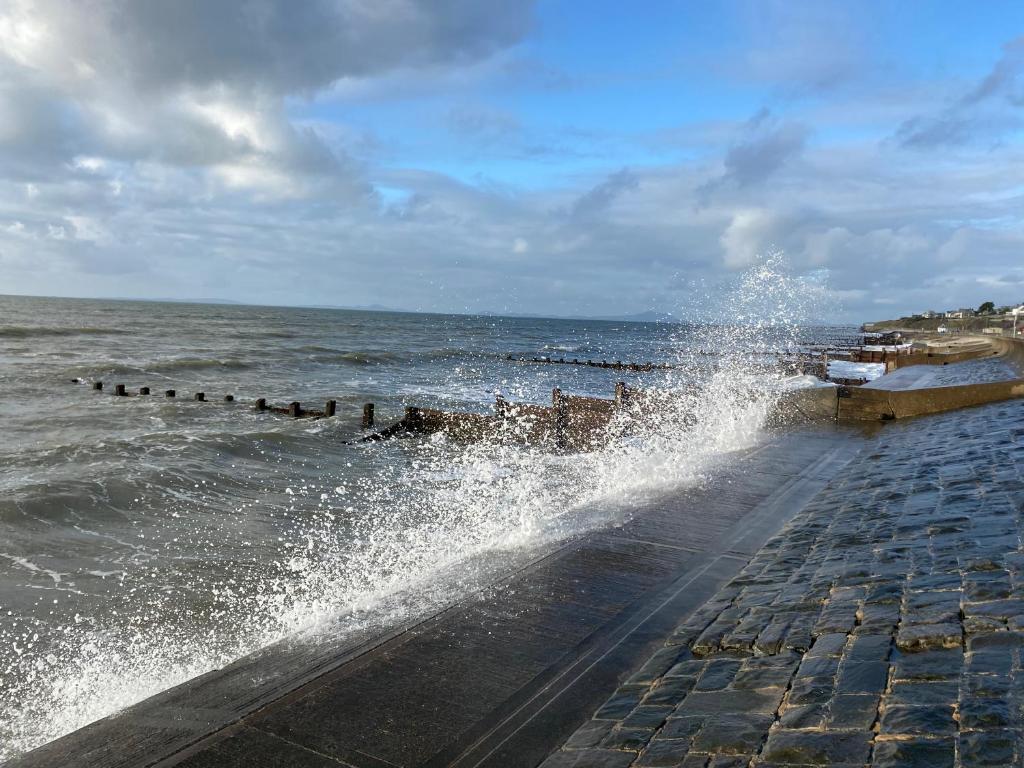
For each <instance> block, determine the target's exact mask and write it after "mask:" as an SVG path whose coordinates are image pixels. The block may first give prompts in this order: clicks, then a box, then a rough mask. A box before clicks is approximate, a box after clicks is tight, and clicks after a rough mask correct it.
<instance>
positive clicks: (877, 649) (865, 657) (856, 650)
mask: <svg viewBox="0 0 1024 768" xmlns="http://www.w3.org/2000/svg"><path fill="white" fill-rule="evenodd" d="M891 647H892V636H891V635H889V634H859V635H857V636H856V637H854V639H853V643H852V644H851V645H850V648H849V650H848V651H847V652H846V654H845V655H844V658H845V659H846V662H847V663H849V662H859V661H886V660H888V658H889V649H890V648H891Z"/></svg>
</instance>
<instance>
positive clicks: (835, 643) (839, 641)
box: [807, 632, 848, 656]
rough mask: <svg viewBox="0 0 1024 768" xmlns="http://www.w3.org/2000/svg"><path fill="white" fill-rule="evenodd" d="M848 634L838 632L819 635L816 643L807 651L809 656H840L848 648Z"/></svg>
mask: <svg viewBox="0 0 1024 768" xmlns="http://www.w3.org/2000/svg"><path fill="white" fill-rule="evenodd" d="M847 637H848V636H847V635H846V633H844V632H836V633H832V634H827V635H818V637H817V638H815V640H814V645H812V646H811V648H810V650H809V651H808V652H807V655H808V656H840V655H842V653H843V649H844V648H846V640H847Z"/></svg>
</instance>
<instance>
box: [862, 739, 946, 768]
mask: <svg viewBox="0 0 1024 768" xmlns="http://www.w3.org/2000/svg"><path fill="white" fill-rule="evenodd" d="M955 759H956V745H955V743H954V741H953V739H951V738H948V739H925V738H916V739H900V740H898V741H884V740H879V741H876V742H875V752H874V759H873V760H872V763H871V765H872V768H953V763H954V760H955Z"/></svg>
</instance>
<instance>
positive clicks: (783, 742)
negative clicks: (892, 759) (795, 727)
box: [762, 728, 872, 765]
mask: <svg viewBox="0 0 1024 768" xmlns="http://www.w3.org/2000/svg"><path fill="white" fill-rule="evenodd" d="M871 736H872V734H870V733H858V732H850V733H827V732H826V733H822V732H815V731H791V730H786V729H781V728H780V729H777V730H774V731H773V732H772V733H771V734H770V735H769V737H768V743H767V744H766V745H765V748H764V751H763V753H762V757H763V759H764V760H765V761H766V762H770V763H792V764H795V765H834V764H836V763H858V764H863V763H866V762H868V756H869V755H870V754H871Z"/></svg>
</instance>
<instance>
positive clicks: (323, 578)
mask: <svg viewBox="0 0 1024 768" xmlns="http://www.w3.org/2000/svg"><path fill="white" fill-rule="evenodd" d="M815 295H816V292H815V291H814V290H811V289H808V287H807V286H806V285H805V284H804V283H803V282H802V281H800V280H798V279H796V278H793V277H791V276H789V275H788V273H787V272H786V269H785V266H784V263H783V260H782V257H781V256H780V255H779V254H770V255H769V256H768V257H766V258H765V259H763V260H762V261H761V262H760V263H758V264H757V265H756V266H755V267H754V268H752V269H751V270H749V271H748V272H746V273H744V274H743V275H741V276H740V277H739V279H738V281H737V283H736V285H735V286H734V287H733V288H732V289H731V290H730V291H729V292H728V293H727V295H726V296H725V297H724V298H723V299H722V300H721V302H720V304H719V307H720V310H721V311H720V312H719V313H718V314H717V315H716V316H713V317H711V318H710V320H711V322H705V323H703V324H701V325H699V326H696V327H695V328H694V327H691V328H688V329H686V334H687V336H686V337H685V339H684V338H680V339H679V342H678V353H677V354H678V359H679V362H680V364H681V367H680V368H679V369H676V370H675V371H670V372H668V373H666V374H665V379H664V381H663V382H662V383H661V385H660V386H658V387H656V388H652V389H651V390H650V391H649V392H648V393H647V394H646V395H645V397H644V398H640V399H637V400H636V401H634V404H633V406H632V407H633V408H634V409H635V411H634V412H633V413H632V414H630V417H629V418H628V419H627V418H623V419H620V421H618V422H616V423H613V425H612V427H611V428H612V430H613V431H614V432H615V435H616V437H615V439H612V440H611V441H610V442H609V443H608V445H607V446H606V447H604V448H603V449H601V450H599V451H595V452H592V453H586V454H581V455H572V456H559V455H553V454H551V453H548V452H546V451H544V450H541V449H539V448H531V447H522V446H512V445H495V444H490V443H478V444H473V445H469V446H461V445H455V444H452V443H450V442H449V441H447V440H446V439H445V438H444V437H443V436H437V437H434V438H432V439H429V440H418V441H409V442H401V443H391V444H387V445H370V446H363V447H361V448H358V449H348V451H349V453H348V461H352V462H361V463H362V465H363V467H362V468H363V469H367V468H369V469H370V470H372V471H362V472H360V471H356V470H358V469H359V467H357V468H356V469H352V468H351V467H347V468H346V467H339V468H336V469H327V470H325V471H324V472H323V473H322V477H321V482H320V483H312V482H305V483H301V484H300V483H291V482H290V481H288V480H287V478H282V479H281V480H279V481H277V482H276V483H270V484H268V485H265V486H262V487H261V488H259V489H258V492H257V493H255V494H252V496H251V497H250V498H249V500H248V501H247V502H245V503H241V504H239V503H237V502H236V504H235V506H234V514H230V515H227V516H225V517H223V519H219V520H216V521H213V522H210V521H209V520H208V519H207V517H206V516H202V515H200V514H199V512H200V511H203V510H202V506H203V504H204V503H211V504H212V503H213V502H214V501H215V499H214V498H213V496H215V495H216V494H218V493H220V494H223V495H224V496H228V497H230V496H231V495H232V494H234V493H239V492H240V489H239V488H237V487H234V486H232V485H231V484H230V483H227V482H226V481H225V482H223V483H221V486H222V487H219V488H217V487H210V488H204V489H202V491H201V492H198V493H194V494H185V493H179V494H174V495H171V496H168V495H162V496H159V495H158V496H157V497H156V498H155V499H150V500H148V501H147V500H143V501H139V502H136V503H133V504H131V505H128V507H129V508H130V509H131V510H132V512H133V513H134V514H140V513H141V512H142V511H144V510H145V509H146V508H147V504H148V505H152V507H154V509H153V510H151V511H152V517H153V518H154V519H158V520H159V522H158V523H154V525H155V526H157V532H158V533H159V534H161V535H160V536H154V535H153V533H148V534H146V535H147V536H149V538H146V539H140V540H139V541H137V542H135V543H133V544H132V546H133V547H134V548H135V550H134V551H135V552H136V556H135V559H133V560H132V561H131V562H123V563H118V564H117V570H116V572H117V573H118V577H117V578H116V579H111V580H110V581H109V582H108V583H107V584H108V592H106V593H99V595H97V597H98V599H102V600H104V601H107V602H108V606H107V608H106V610H102V611H101V610H97V611H94V612H91V613H90V612H88V611H84V610H83V611H82V612H81V613H75V614H74V615H73V616H68V615H67V614H66V612H62V611H61V610H60V601H61V600H62V599H64V598H65V597H67V596H65V595H61V594H57V593H54V594H56V597H53V598H51V597H50V593H47V596H46V598H45V599H43V598H41V599H40V602H39V603H38V604H37V606H36V607H35V610H34V612H33V616H34V617H35V618H33V619H24V618H22V619H17V620H15V619H14V618H13V616H14V614H13V612H11V611H8V612H7V615H8V617H12V618H11V619H10V622H9V624H6V625H0V626H2V627H3V628H2V630H0V645H3V646H5V647H8V648H9V649H10V651H11V652H10V653H8V654H7V655H6V656H5V657H3V658H5V659H6V661H5V662H3V664H2V665H0V690H2V691H3V693H2V694H0V761H2V760H6V759H9V758H11V757H13V756H15V755H17V754H19V753H21V752H24V751H26V750H28V749H31V748H32V747H34V746H37V745H39V744H42V743H45V742H47V741H50V740H52V739H54V738H56V737H58V736H60V735H62V734H64V733H67V732H70V731H72V730H75V729H77V728H79V727H81V726H83V725H85V724H87V723H89V722H92V721H94V720H96V719H98V718H100V717H103V716H105V715H107V714H110V713H112V712H115V711H117V710H119V709H122V708H124V707H126V706H129V705H131V704H132V703H135V702H137V701H139V700H141V699H144V698H146V697H148V696H150V695H153V694H155V693H157V692H159V691H162V690H165V689H166V688H168V687H171V686H173V685H176V684H178V683H181V682H184V681H185V680H188V679H190V678H192V677H195V676H197V675H199V674H202V673H204V672H207V671H209V670H211V669H215V668H217V667H221V666H223V665H225V664H227V663H229V662H231V661H233V660H235V659H238V658H240V657H241V656H243V655H245V654H247V653H250V652H252V651H255V650H257V649H259V648H261V647H265V646H266V645H269V644H271V643H274V642H276V641H279V640H281V639H283V638H286V637H294V636H295V635H296V634H298V633H305V634H306V635H307V636H308V637H309V638H310V641H311V642H313V641H315V638H316V637H317V635H318V633H322V632H324V631H325V630H330V631H331V632H332V633H333V634H334V635H335V636H336V634H337V633H338V632H342V633H344V632H345V631H346V630H347V631H355V630H356V629H360V628H364V627H373V626H385V625H388V624H389V623H394V622H398V621H400V620H402V619H403V618H407V617H409V616H413V615H417V614H423V613H426V612H429V611H431V610H434V609H436V608H437V607H439V606H441V605H444V604H447V603H450V602H451V601H453V600H455V599H458V598H459V597H460V596H461V595H464V594H466V592H467V591H469V590H472V589H477V588H479V587H481V586H482V585H484V584H486V583H487V582H488V581H489V580H490V579H492V578H493V577H494V576H495V575H496V573H498V572H500V571H501V570H502V569H503V568H507V567H508V566H509V565H510V564H513V563H517V562H523V561H526V560H529V559H530V557H532V556H535V555H536V553H539V552H541V551H543V550H544V548H545V547H550V546H553V545H554V544H556V543H557V542H560V541H563V540H565V539H566V538H567V537H571V536H574V535H579V534H581V533H583V532H585V531H588V530H592V529H594V528H596V527H600V526H607V525H610V524H614V523H617V522H620V521H622V520H624V519H626V518H628V516H629V515H630V514H631V512H632V510H633V509H635V508H636V507H637V505H642V504H643V502H644V500H645V499H646V498H650V497H653V496H654V495H656V494H659V493H663V492H665V491H667V490H679V489H681V488H685V487H687V486H692V485H694V484H697V483H699V482H701V480H702V479H703V478H704V477H705V476H706V475H707V474H708V473H709V472H711V471H713V469H714V467H715V466H716V464H718V463H720V462H722V461H727V460H728V455H729V454H730V453H732V452H735V451H739V450H743V449H746V448H749V447H751V446H753V445H756V444H757V442H758V441H759V440H760V439H761V436H762V430H763V427H764V424H765V420H766V418H767V415H768V413H769V412H770V410H771V408H772V406H773V403H774V394H773V393H775V392H776V391H777V388H775V387H774V386H773V384H774V383H776V382H777V381H778V380H779V378H780V375H779V374H778V373H777V372H773V371H770V370H764V369H760V368H755V367H752V366H751V364H750V356H751V353H752V352H753V351H755V350H756V349H758V348H759V347H763V346H764V345H765V344H766V343H771V344H783V345H788V346H795V345H796V344H797V342H798V339H799V333H800V327H801V326H800V324H801V322H802V321H803V319H804V318H805V317H806V316H807V314H808V307H809V306H810V305H811V303H812V301H813V296H815ZM698 349H702V350H705V351H706V350H708V349H713V350H715V352H716V354H715V355H714V356H713V357H711V358H708V356H706V355H697V354H695V350H698ZM709 360H710V363H709ZM306 437H307V438H310V435H307V436H306ZM328 437H329V436H328ZM310 439H311V438H310ZM282 450H283V448H282ZM287 466H288V465H287V462H285V464H284V465H283V469H284V470H285V471H286V470H287ZM167 482H170V481H169V480H167ZM250 492H251V489H250ZM165 510H166V511H169V512H170V514H163V513H162V511H165ZM154 539H158V540H159V541H160V543H159V544H156V543H154V544H150V541H151V540H154ZM179 551H180V552H193V553H194V552H206V553H208V558H209V561H210V562H207V561H204V559H202V558H198V557H195V556H191V557H186V556H181V555H178V554H176V553H177V552H179ZM172 573H173V574H175V575H178V576H181V574H182V573H185V574H187V575H186V576H185V577H184V578H177V579H175V578H171V574H172ZM225 573H229V574H231V575H230V576H227V577H225V576H224V574H225ZM183 585H184V586H183ZM55 586H60V585H59V584H58V585H55ZM48 599H53V600H54V602H53V604H52V606H53V607H52V608H50V609H49V611H48V610H47V609H46V604H45V600H48Z"/></svg>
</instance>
